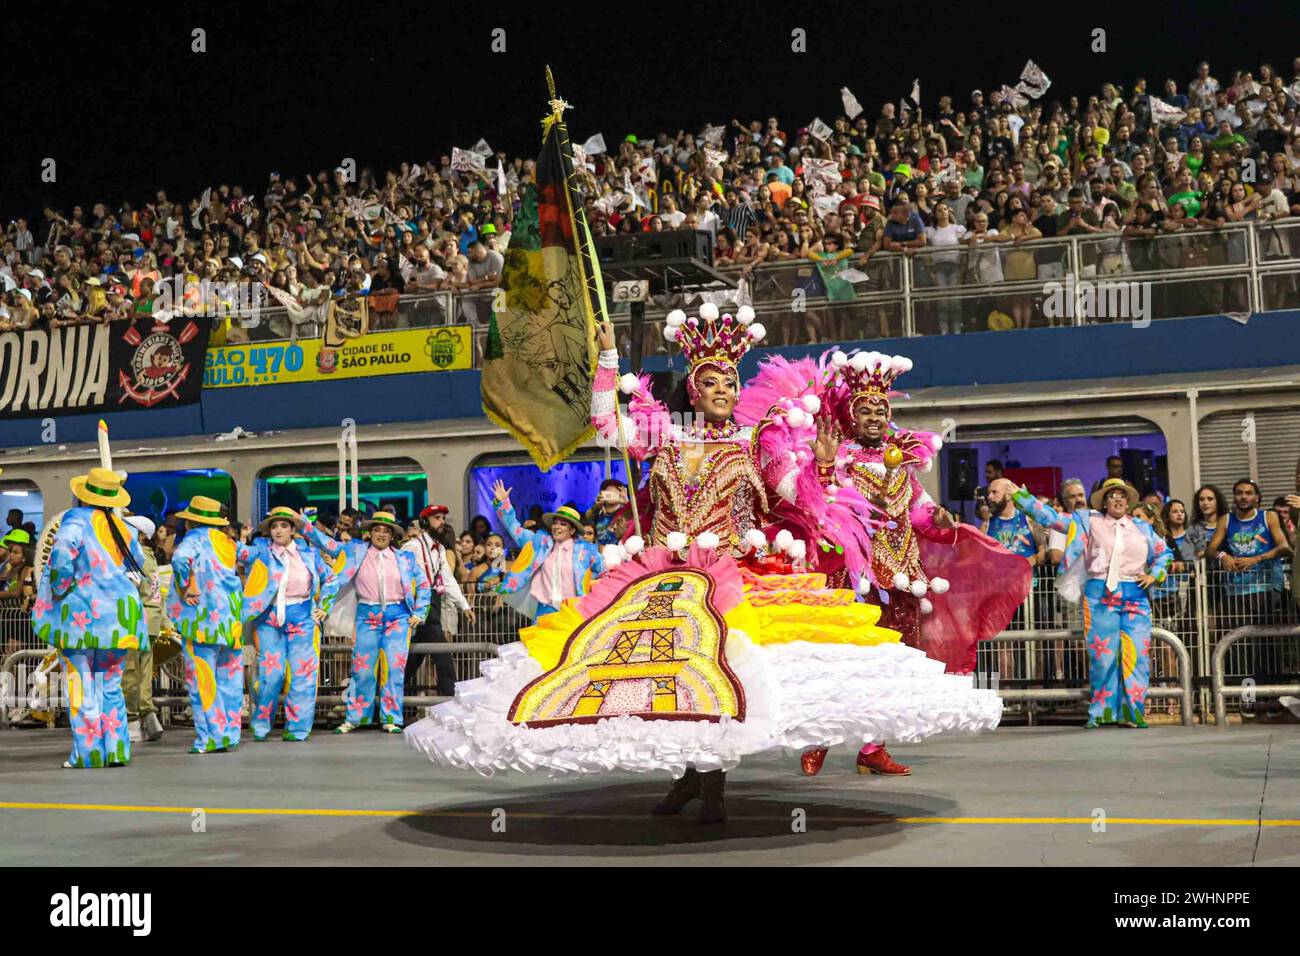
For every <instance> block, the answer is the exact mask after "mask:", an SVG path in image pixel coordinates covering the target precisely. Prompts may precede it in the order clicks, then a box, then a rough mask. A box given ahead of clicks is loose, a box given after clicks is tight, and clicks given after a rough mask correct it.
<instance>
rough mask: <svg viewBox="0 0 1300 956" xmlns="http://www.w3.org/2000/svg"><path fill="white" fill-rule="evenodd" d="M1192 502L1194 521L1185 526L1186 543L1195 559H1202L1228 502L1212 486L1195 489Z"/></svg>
mask: <svg viewBox="0 0 1300 956" xmlns="http://www.w3.org/2000/svg"><path fill="white" fill-rule="evenodd" d="M1193 501H1194V505H1195V509H1196V520H1194V521H1191V522H1190V523H1189V524H1188V526H1187V541H1188V543H1189V544H1190V545H1191V546H1192V551H1193V552H1194V554H1195V555H1196V557H1198V558H1203V557H1205V551H1206V548H1208V547H1209V544H1210V539H1211V538H1213V537H1214V534H1215V532H1216V531H1217V530H1218V528H1219V519H1220V518H1222V517H1224V516H1225V515H1227V513H1228V502H1227V499H1226V498H1224V496H1223V492H1222V491H1220V490H1219V489H1218V488H1216V487H1215V486H1214V485H1202V486H1201V487H1200V488H1198V489H1196V497H1195V498H1194V499H1193Z"/></svg>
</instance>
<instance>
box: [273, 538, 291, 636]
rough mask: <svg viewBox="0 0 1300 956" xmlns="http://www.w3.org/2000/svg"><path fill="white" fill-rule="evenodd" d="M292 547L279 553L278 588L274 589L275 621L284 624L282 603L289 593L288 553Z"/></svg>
mask: <svg viewBox="0 0 1300 956" xmlns="http://www.w3.org/2000/svg"><path fill="white" fill-rule="evenodd" d="M293 547H294V546H293V545H292V544H290V545H289V547H287V548H285V549H284V550H283V551H281V552H280V555H279V558H280V564H281V569H280V586H279V587H277V588H276V589H275V619H276V620H277V621H279V622H280V624H281V625H283V624H284V603H285V597H286V596H287V595H288V593H289V564H290V561H291V558H290V554H291V553H292V552H291V551H290V549H291V548H293Z"/></svg>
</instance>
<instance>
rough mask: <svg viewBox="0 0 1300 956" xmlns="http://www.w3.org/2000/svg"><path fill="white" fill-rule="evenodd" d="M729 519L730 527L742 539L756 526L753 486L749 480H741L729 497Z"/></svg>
mask: <svg viewBox="0 0 1300 956" xmlns="http://www.w3.org/2000/svg"><path fill="white" fill-rule="evenodd" d="M731 521H732V527H734V528H735V529H736V537H738V538H740V539H742V540H743V539H744V537H745V533H746V532H747V531H749V530H750V529H751V528H755V527H757V526H758V522H757V516H756V515H755V514H754V488H753V486H752V485H750V484H749V482H746V481H742V482H741V483H740V484H739V485H738V486H737V487H736V493H735V495H734V496H733V497H732V499H731Z"/></svg>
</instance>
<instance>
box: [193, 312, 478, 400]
mask: <svg viewBox="0 0 1300 956" xmlns="http://www.w3.org/2000/svg"><path fill="white" fill-rule="evenodd" d="M473 351H474V349H473V333H472V331H471V329H470V327H469V326H467V325H448V326H440V327H438V328H425V329H398V330H394V331H391V332H371V333H370V334H368V335H364V336H361V337H359V338H357V339H354V340H352V341H350V342H348V343H347V344H345V345H343V346H342V347H340V348H337V349H327V348H324V347H323V346H322V345H321V342H320V340H319V339H306V340H302V341H299V342H296V343H289V342H273V343H249V344H247V345H224V346H221V347H219V348H211V349H208V353H207V361H206V363H205V365H204V369H203V387H204V388H238V387H240V386H246V385H275V384H281V383H286V382H320V381H327V380H329V379H331V378H363V377H366V376H370V375H402V374H407V373H410V372H446V371H450V370H452V369H466V368H469V367H470V365H471V359H472V355H473Z"/></svg>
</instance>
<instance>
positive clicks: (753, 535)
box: [745, 528, 767, 548]
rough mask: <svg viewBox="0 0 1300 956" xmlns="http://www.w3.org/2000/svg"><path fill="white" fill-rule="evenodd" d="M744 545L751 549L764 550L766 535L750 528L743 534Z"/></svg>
mask: <svg viewBox="0 0 1300 956" xmlns="http://www.w3.org/2000/svg"><path fill="white" fill-rule="evenodd" d="M745 544H747V545H749V546H750V547H751V548H766V547H767V535H765V534H763V532H761V531H759V530H758V529H757V528H750V529H749V530H748V531H746V532H745Z"/></svg>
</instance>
